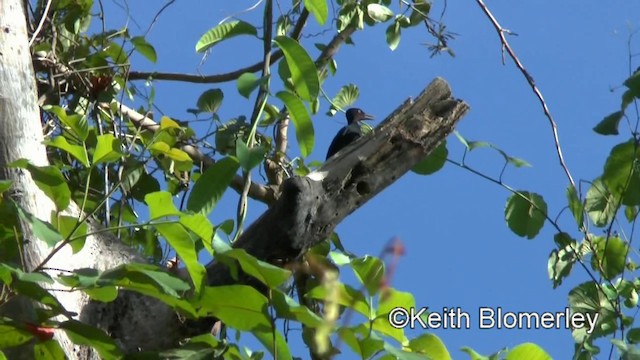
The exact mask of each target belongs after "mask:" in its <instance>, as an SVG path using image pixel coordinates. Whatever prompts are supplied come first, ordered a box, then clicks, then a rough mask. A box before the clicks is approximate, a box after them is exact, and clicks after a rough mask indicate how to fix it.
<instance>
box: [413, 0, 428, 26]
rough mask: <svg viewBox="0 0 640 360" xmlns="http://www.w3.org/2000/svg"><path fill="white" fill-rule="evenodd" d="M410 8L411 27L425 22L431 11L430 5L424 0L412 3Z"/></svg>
mask: <svg viewBox="0 0 640 360" xmlns="http://www.w3.org/2000/svg"><path fill="white" fill-rule="evenodd" d="M411 7H412V11H411V15H410V16H409V20H410V22H411V25H412V26H415V25H418V24H420V23H422V21H424V20H426V19H427V16H428V15H429V11H430V10H431V4H430V3H428V2H426V1H424V0H417V1H414V2H413V5H412V6H411Z"/></svg>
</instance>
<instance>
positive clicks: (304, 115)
mask: <svg viewBox="0 0 640 360" xmlns="http://www.w3.org/2000/svg"><path fill="white" fill-rule="evenodd" d="M276 96H277V97H278V98H279V99H280V100H282V102H283V103H284V105H285V106H286V107H287V109H288V110H289V114H290V115H291V120H293V125H294V126H295V128H296V140H298V145H300V154H301V155H302V157H308V156H309V155H310V154H311V152H312V151H313V146H314V143H315V135H314V130H313V123H312V122H311V117H310V116H309V113H308V112H307V109H306V108H305V107H304V104H303V103H302V101H301V100H300V99H299V98H298V97H296V96H295V95H293V94H292V93H290V92H288V91H280V92H279V93H277V94H276Z"/></svg>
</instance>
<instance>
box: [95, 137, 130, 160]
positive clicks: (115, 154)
mask: <svg viewBox="0 0 640 360" xmlns="http://www.w3.org/2000/svg"><path fill="white" fill-rule="evenodd" d="M121 146H122V144H121V142H120V140H118V139H116V138H115V136H113V134H104V135H98V143H97V144H96V150H95V152H94V153H93V164H94V165H97V164H100V163H109V162H114V161H116V160H119V159H120V157H121V156H122V155H123V154H122V150H121Z"/></svg>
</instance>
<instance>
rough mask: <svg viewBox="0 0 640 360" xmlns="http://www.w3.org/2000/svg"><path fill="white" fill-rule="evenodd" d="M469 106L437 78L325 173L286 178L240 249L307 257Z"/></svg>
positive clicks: (221, 280)
mask: <svg viewBox="0 0 640 360" xmlns="http://www.w3.org/2000/svg"><path fill="white" fill-rule="evenodd" d="M468 109H469V107H468V105H467V104H465V103H464V102H463V101H461V100H456V99H453V98H452V97H451V91H450V89H449V85H448V84H447V83H446V82H445V81H444V80H442V79H436V80H434V81H433V82H432V83H431V84H430V85H429V87H428V88H427V89H426V90H425V91H424V92H423V93H422V94H420V95H419V96H418V98H417V99H416V101H415V102H411V101H407V102H405V103H404V104H403V105H401V106H400V107H398V109H396V110H395V111H394V112H393V113H392V114H391V115H390V116H389V117H387V120H385V121H384V122H383V123H381V124H380V125H379V126H378V127H377V128H376V129H375V130H374V131H373V133H372V134H370V135H367V136H365V137H363V138H361V139H359V140H358V141H356V142H355V143H354V144H352V145H350V146H348V147H347V148H345V149H343V150H342V151H340V153H339V154H338V155H337V156H335V157H333V158H331V159H330V160H329V161H328V162H327V163H325V165H324V166H323V167H322V168H321V169H319V170H318V171H315V172H313V173H311V174H309V175H307V176H305V177H294V178H289V179H287V180H285V181H284V183H283V186H282V195H281V196H280V197H279V199H278V200H277V201H276V202H275V203H274V204H273V205H272V206H271V207H270V208H269V209H268V210H267V211H266V212H265V213H264V214H262V216H261V217H260V218H259V219H258V220H256V221H255V222H254V223H253V224H252V225H251V226H250V227H249V228H248V229H247V230H245V232H244V233H243V235H242V236H241V237H240V239H238V240H237V241H236V242H235V243H234V244H233V246H234V247H235V248H241V249H244V250H246V251H247V252H248V253H249V254H251V255H253V256H255V257H256V258H258V259H260V260H263V261H267V262H271V263H287V262H290V261H292V260H294V259H296V258H299V256H300V255H301V254H304V252H305V251H306V250H307V249H309V248H311V247H313V246H314V245H316V244H318V243H319V242H321V241H323V240H324V239H326V238H327V237H328V236H329V235H330V234H331V232H332V231H333V230H334V228H335V227H336V225H337V224H338V223H340V222H341V221H342V220H343V219H344V218H345V217H346V216H347V215H349V214H351V213H352V212H354V211H355V210H357V209H358V208H359V207H361V206H362V205H364V204H365V203H366V202H367V201H368V200H369V199H371V198H373V197H374V196H375V195H376V194H378V193H379V192H380V191H382V190H383V189H385V188H386V187H387V186H389V185H390V184H392V183H393V182H395V181H396V180H397V179H398V178H400V177H401V176H402V175H403V174H405V173H406V172H407V171H409V170H410V169H411V168H412V167H413V166H414V165H415V164H417V163H418V162H419V161H421V160H422V159H424V158H425V156H427V155H428V154H429V153H431V151H433V149H435V148H436V146H437V145H438V144H439V143H440V142H441V141H442V140H443V139H444V138H445V137H446V136H447V135H448V134H449V133H451V131H453V128H454V126H455V124H456V123H457V122H458V121H459V120H460V119H461V118H462V116H464V114H465V113H466V112H467V111H468ZM207 273H208V277H209V284H210V285H223V284H232V283H237V282H238V281H240V282H245V283H251V284H252V285H253V284H254V283H252V280H251V279H249V278H244V277H243V278H241V279H233V278H232V276H231V275H230V273H229V271H228V268H227V267H226V265H224V264H221V263H218V262H215V261H214V262H211V263H209V264H208V265H207Z"/></svg>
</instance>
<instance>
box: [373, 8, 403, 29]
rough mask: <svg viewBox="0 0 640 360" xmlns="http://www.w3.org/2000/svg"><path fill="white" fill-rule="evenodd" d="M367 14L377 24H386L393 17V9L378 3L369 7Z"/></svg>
mask: <svg viewBox="0 0 640 360" xmlns="http://www.w3.org/2000/svg"><path fill="white" fill-rule="evenodd" d="M367 14H369V16H370V17H371V18H372V19H373V20H375V21H377V22H385V21H387V20H389V19H391V18H392V17H393V11H391V9H389V8H388V7H386V6H384V5H381V4H376V3H373V4H369V5H367ZM398 27H399V26H398Z"/></svg>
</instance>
